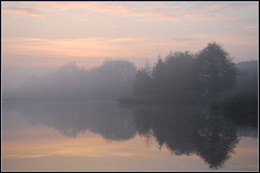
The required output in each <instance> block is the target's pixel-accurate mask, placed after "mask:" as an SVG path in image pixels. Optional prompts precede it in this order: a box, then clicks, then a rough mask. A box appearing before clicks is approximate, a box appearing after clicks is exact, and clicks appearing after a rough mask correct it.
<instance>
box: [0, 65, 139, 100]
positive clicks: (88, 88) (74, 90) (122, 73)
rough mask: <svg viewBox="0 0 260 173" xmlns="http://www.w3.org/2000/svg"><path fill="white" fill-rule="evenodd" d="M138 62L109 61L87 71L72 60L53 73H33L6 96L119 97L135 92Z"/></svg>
mask: <svg viewBox="0 0 260 173" xmlns="http://www.w3.org/2000/svg"><path fill="white" fill-rule="evenodd" d="M135 74H136V68H135V65H134V64H133V63H131V62H129V61H126V60H113V61H112V60H108V61H105V62H104V63H103V64H102V65H101V66H99V67H96V68H93V69H90V70H86V69H84V68H81V67H79V66H78V65H77V64H76V63H74V62H71V63H68V64H65V65H63V66H61V67H60V68H58V69H56V70H55V71H53V72H50V73H48V74H46V75H42V76H33V77H31V78H30V79H29V80H28V81H26V82H25V84H24V86H23V87H22V88H20V89H19V90H18V91H16V92H4V98H7V99H10V98H11V99H17V98H18V99H59V100H63V99H118V98H121V97H126V96H129V95H131V94H132V93H133V85H134V81H135Z"/></svg>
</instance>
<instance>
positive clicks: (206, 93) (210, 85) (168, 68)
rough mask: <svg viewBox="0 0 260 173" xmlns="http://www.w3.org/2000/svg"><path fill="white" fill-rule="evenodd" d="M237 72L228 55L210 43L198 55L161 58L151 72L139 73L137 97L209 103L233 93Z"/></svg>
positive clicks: (136, 87)
mask: <svg viewBox="0 0 260 173" xmlns="http://www.w3.org/2000/svg"><path fill="white" fill-rule="evenodd" d="M237 74H238V70H237V68H236V67H235V64H234V63H233V62H232V59H231V58H230V56H229V54H228V53H227V52H226V51H225V50H224V49H223V48H222V47H221V46H220V45H219V44H217V43H209V44H208V45H207V47H205V48H204V49H202V50H201V51H199V52H198V53H197V54H191V53H189V52H187V51H186V52H175V53H172V52H171V53H170V54H169V55H168V56H166V57H165V59H162V58H160V57H159V58H158V61H157V63H156V64H155V65H154V67H153V68H152V69H150V70H149V68H143V69H140V70H139V71H138V72H137V75H136V81H135V88H134V91H135V95H136V96H138V97H141V98H147V97H149V98H152V99H157V100H160V101H173V102H175V101H176V102H187V101H193V100H194V99H195V100H196V101H198V100H208V99H211V98H213V97H215V96H217V95H218V94H219V93H222V92H224V91H227V90H229V89H231V88H232V87H233V86H234V84H235V82H236V76H237Z"/></svg>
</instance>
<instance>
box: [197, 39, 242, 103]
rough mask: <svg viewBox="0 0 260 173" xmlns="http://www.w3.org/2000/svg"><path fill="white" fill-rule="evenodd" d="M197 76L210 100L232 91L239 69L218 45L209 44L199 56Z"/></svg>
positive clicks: (202, 89)
mask: <svg viewBox="0 0 260 173" xmlns="http://www.w3.org/2000/svg"><path fill="white" fill-rule="evenodd" d="M196 63H197V74H198V77H199V82H200V84H201V91H202V92H203V93H204V94H205V95H206V96H207V97H209V98H211V97H214V96H217V95H218V94H219V93H220V92H223V91H226V90H228V89H231V88H232V87H233V86H234V84H235V81H236V75H237V69H236V68H235V64H234V63H233V62H232V61H231V58H230V56H229V54H228V53H227V52H226V51H225V50H224V49H223V48H222V47H221V46H220V45H219V44H217V43H215V42H213V43H209V44H208V45H207V47H205V48H204V49H203V50H201V51H200V52H199V53H198V54H197V59H196Z"/></svg>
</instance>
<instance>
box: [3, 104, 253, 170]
mask: <svg viewBox="0 0 260 173" xmlns="http://www.w3.org/2000/svg"><path fill="white" fill-rule="evenodd" d="M3 107H4V109H5V110H16V111H17V112H19V113H20V114H21V115H22V116H23V117H24V118H25V119H26V120H27V121H29V122H30V123H32V124H44V125H46V126H48V127H53V128H55V129H57V130H58V131H59V132H61V133H62V134H64V135H66V136H68V137H76V136H77V135H78V134H79V133H83V132H85V131H91V132H93V133H97V134H99V135H101V136H102V137H104V138H106V139H108V140H117V141H122V140H128V139H131V138H133V137H134V136H135V135H136V134H139V135H141V136H144V137H146V138H148V139H149V138H151V137H153V138H154V139H155V140H156V141H157V142H158V146H159V147H160V148H161V147H164V146H165V147H166V148H168V149H169V151H170V152H171V153H174V154H175V155H191V154H196V155H198V156H200V157H201V158H202V159H203V160H204V161H205V163H207V164H208V165H209V168H211V169H217V168H220V167H222V166H223V165H224V163H225V162H226V161H227V160H228V159H230V157H231V154H232V152H233V149H234V148H235V147H236V144H237V143H238V142H239V139H240V135H239V133H238V127H239V126H242V127H247V126H248V124H247V125H246V124H243V123H242V122H243V121H242V120H239V123H236V121H237V119H236V121H234V119H233V116H228V117H229V118H227V117H226V116H224V115H223V113H221V112H216V111H210V110H209V109H208V108H207V107H204V106H190V105H189V106H182V105H174V106H173V105H142V106H141V105H138V106H133V107H122V106H119V105H118V104H117V103H116V102H108V101H86V102H80V101H78V102H75V101H74V102H68V101H64V102H61V101H59V102H53V101H51V102H46V101H41V102H14V103H5V104H4V105H3ZM249 125H250V126H252V124H249ZM253 126H255V127H256V123H253ZM255 129H256V128H255ZM246 135H247V133H245V132H244V133H243V136H246ZM249 136H250V135H249Z"/></svg>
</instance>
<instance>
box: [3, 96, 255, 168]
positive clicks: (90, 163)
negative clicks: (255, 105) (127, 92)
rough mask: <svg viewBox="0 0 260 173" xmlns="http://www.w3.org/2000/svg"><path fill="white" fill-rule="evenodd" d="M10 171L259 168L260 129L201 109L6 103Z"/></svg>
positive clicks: (6, 156) (6, 155) (5, 158)
mask: <svg viewBox="0 0 260 173" xmlns="http://www.w3.org/2000/svg"><path fill="white" fill-rule="evenodd" d="M2 106H3V109H2V170H4V171H10V170H23V171H25V170H173V171H178V170H183V171H207V170H212V171H216V170H218V171H225V170H230V171H256V170H258V169H259V168H258V128H257V126H254V125H252V124H250V125H248V124H246V123H243V121H242V122H234V121H233V120H232V119H229V118H226V116H223V113H221V112H214V111H210V110H209V109H208V108H207V107H205V106H195V105H186V106H185V105H135V106H122V105H119V104H117V103H116V102H114V101H84V102H82V101H71V102H69V101H34V102H32V101H27V102H25V101H23V102H21V101H19V102H18V101H15V102H14V101H12V102H3V104H2Z"/></svg>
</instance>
